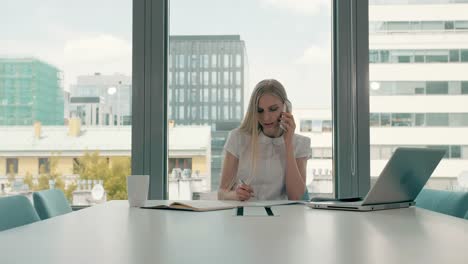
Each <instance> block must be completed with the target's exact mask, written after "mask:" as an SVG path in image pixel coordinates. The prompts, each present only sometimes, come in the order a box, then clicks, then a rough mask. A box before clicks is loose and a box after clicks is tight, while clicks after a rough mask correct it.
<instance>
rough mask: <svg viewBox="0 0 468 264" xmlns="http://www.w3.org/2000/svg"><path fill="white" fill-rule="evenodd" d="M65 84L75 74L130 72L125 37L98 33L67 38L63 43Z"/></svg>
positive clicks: (128, 46) (129, 58)
mask: <svg viewBox="0 0 468 264" xmlns="http://www.w3.org/2000/svg"><path fill="white" fill-rule="evenodd" d="M63 70H64V75H65V88H66V89H67V90H68V87H69V85H70V84H74V83H76V78H77V77H78V76H79V75H90V74H93V73H94V72H100V73H102V74H113V73H123V74H126V75H129V76H130V75H131V74H132V73H131V71H132V46H131V43H130V42H129V41H127V40H124V39H121V38H118V37H115V36H113V35H108V34H102V35H96V36H85V35H83V36H82V37H79V38H74V39H70V40H67V41H66V42H65V45H64V47H63Z"/></svg>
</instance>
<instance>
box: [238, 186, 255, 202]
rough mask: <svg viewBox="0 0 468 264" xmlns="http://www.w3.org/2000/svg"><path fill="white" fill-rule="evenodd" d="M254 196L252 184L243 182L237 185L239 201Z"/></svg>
mask: <svg viewBox="0 0 468 264" xmlns="http://www.w3.org/2000/svg"><path fill="white" fill-rule="evenodd" d="M253 196H254V191H253V189H252V187H250V185H247V184H244V183H241V184H239V185H237V187H236V197H237V200H239V201H247V200H249V199H250V198H251V197H253Z"/></svg>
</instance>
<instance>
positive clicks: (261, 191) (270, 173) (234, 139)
mask: <svg viewBox="0 0 468 264" xmlns="http://www.w3.org/2000/svg"><path fill="white" fill-rule="evenodd" d="M258 143H259V144H258V147H257V153H258V154H257V155H258V156H259V157H258V159H257V161H256V165H255V172H252V159H251V146H250V135H248V134H246V133H244V132H242V131H240V130H239V128H236V129H234V130H232V131H231V132H230V133H229V136H228V138H227V140H226V144H225V145H224V150H225V151H228V152H229V153H231V154H232V155H234V156H235V157H236V158H238V159H239V167H238V169H237V175H236V178H235V179H234V180H235V181H236V182H235V183H236V184H238V183H239V181H240V180H241V179H242V180H244V182H245V183H247V184H249V185H250V186H251V187H252V189H253V190H254V195H255V197H252V198H251V200H287V199H288V195H287V193H286V185H285V180H286V148H285V145H284V138H283V137H282V136H281V137H278V138H270V137H268V136H266V135H265V134H263V133H262V132H261V133H260V135H259V137H258ZM294 156H295V157H296V159H298V158H307V159H310V158H311V156H312V151H311V148H310V138H308V137H304V136H301V135H298V134H294ZM251 174H252V176H250V175H251Z"/></svg>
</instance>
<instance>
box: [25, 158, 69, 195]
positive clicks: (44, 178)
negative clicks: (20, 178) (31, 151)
mask: <svg viewBox="0 0 468 264" xmlns="http://www.w3.org/2000/svg"><path fill="white" fill-rule="evenodd" d="M59 162H60V156H59V154H56V155H51V156H50V157H49V159H48V161H47V163H46V164H41V166H40V167H39V178H38V184H37V185H36V186H33V188H32V189H33V190H47V189H49V188H50V184H49V181H51V180H52V181H54V183H55V184H54V185H55V189H60V190H61V191H62V192H63V193H64V194H65V196H66V197H67V199H68V200H69V201H71V198H72V197H71V194H72V193H73V191H70V190H68V189H65V182H64V180H63V179H62V174H61V173H59V172H58V171H57V165H58V163H59ZM47 167H48V168H49V171H47ZM31 182H32V180H31ZM75 188H76V186H75ZM67 194H68V196H67Z"/></svg>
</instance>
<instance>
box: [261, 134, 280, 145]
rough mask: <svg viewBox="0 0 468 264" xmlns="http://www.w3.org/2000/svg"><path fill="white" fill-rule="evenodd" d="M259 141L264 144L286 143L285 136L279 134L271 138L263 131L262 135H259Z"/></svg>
mask: <svg viewBox="0 0 468 264" xmlns="http://www.w3.org/2000/svg"><path fill="white" fill-rule="evenodd" d="M258 139H259V141H260V142H261V143H264V144H273V145H282V144H284V138H283V136H279V137H277V138H271V137H269V136H267V135H265V134H263V131H260V135H259V137H258Z"/></svg>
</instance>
